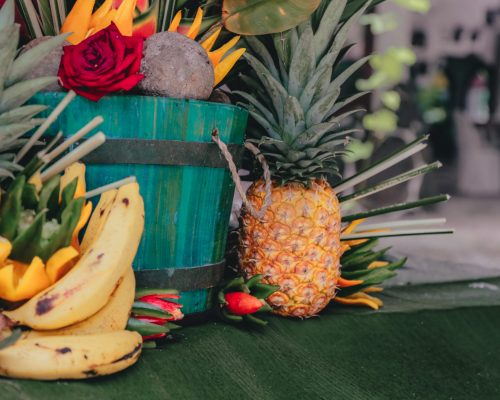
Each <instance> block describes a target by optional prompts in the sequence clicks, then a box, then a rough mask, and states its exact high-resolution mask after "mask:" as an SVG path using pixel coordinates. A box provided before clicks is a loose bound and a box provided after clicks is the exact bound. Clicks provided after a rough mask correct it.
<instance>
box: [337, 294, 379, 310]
mask: <svg viewBox="0 0 500 400" xmlns="http://www.w3.org/2000/svg"><path fill="white" fill-rule="evenodd" d="M333 301H335V302H336V303H340V304H345V305H348V306H361V307H364V306H367V307H370V308H372V309H374V310H378V309H379V306H378V304H377V303H375V302H373V301H370V300H367V299H351V298H349V297H339V296H337V297H335V298H334V299H333Z"/></svg>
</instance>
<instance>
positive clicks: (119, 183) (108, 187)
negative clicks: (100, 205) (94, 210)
mask: <svg viewBox="0 0 500 400" xmlns="http://www.w3.org/2000/svg"><path fill="white" fill-rule="evenodd" d="M133 182H137V179H136V177H135V176H129V177H128V178H125V179H121V180H119V181H116V182H113V183H110V184H108V185H104V186H101V187H99V188H97V189H93V190H90V191H88V192H87V193H85V194H84V197H85V198H86V199H90V198H91V197H95V196H99V195H100V194H102V193H104V192H107V191H108V190H113V189H118V188H119V187H121V186H124V185H127V184H129V183H133Z"/></svg>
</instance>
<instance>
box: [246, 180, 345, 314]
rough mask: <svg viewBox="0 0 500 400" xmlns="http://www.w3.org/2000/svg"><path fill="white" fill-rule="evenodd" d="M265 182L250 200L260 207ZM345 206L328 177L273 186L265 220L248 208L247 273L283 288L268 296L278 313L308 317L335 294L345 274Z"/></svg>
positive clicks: (251, 193) (255, 187)
mask: <svg viewBox="0 0 500 400" xmlns="http://www.w3.org/2000/svg"><path fill="white" fill-rule="evenodd" d="M264 197H265V190H264V182H263V181H257V182H255V183H254V184H253V185H252V186H251V187H250V188H249V190H248V192H247V198H248V201H249V202H250V203H251V204H252V205H253V206H254V208H256V209H257V210H259V209H260V208H261V207H262V204H263V202H264ZM340 218H341V216H340V206H339V202H338V200H337V196H336V195H335V192H334V190H333V189H332V188H331V186H330V185H329V184H328V183H327V182H326V181H325V180H315V181H313V182H312V184H311V186H310V187H309V188H306V187H304V186H303V185H302V184H300V183H288V184H286V185H284V186H277V185H273V189H272V203H271V205H270V206H269V208H268V209H267V211H266V215H265V216H264V218H263V219H262V220H260V221H259V220H257V219H256V218H254V217H253V216H252V215H251V214H250V213H249V212H248V211H247V210H246V209H245V208H243V209H242V217H241V219H242V228H241V239H240V249H239V251H240V269H241V272H242V273H243V275H244V276H245V278H250V277H251V276H253V275H256V274H263V275H264V279H263V282H264V283H267V284H271V285H277V286H279V287H280V290H279V291H277V292H275V293H274V294H273V295H272V296H270V297H269V298H268V301H269V303H270V304H271V305H272V307H273V309H274V312H275V313H276V314H279V315H282V316H287V317H301V318H307V317H312V316H315V315H317V314H318V313H319V312H320V311H321V310H322V309H323V308H325V307H326V305H327V304H328V303H329V302H330V301H331V300H332V299H333V298H334V297H335V293H336V287H337V282H338V279H339V276H340V257H341V255H342V254H341V245H340V233H341V221H340Z"/></svg>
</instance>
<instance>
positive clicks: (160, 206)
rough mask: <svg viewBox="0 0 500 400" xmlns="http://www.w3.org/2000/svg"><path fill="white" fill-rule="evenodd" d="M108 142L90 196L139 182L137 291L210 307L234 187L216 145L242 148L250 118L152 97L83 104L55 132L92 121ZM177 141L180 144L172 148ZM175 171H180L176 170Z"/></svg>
mask: <svg viewBox="0 0 500 400" xmlns="http://www.w3.org/2000/svg"><path fill="white" fill-rule="evenodd" d="M63 96H64V94H63V93H41V94H38V95H37V96H36V97H35V98H34V99H33V100H32V102H33V103H36V104H46V105H48V106H49V107H50V108H49V110H48V111H47V113H48V112H49V111H50V110H51V109H53V107H55V106H56V105H57V104H58V103H59V101H60V100H61V99H62V98H63ZM97 115H102V116H103V117H104V123H103V124H102V125H100V126H99V128H98V129H99V130H102V131H103V132H104V133H105V134H106V136H107V137H108V141H107V143H106V144H105V146H106V147H105V148H104V147H103V148H101V149H99V150H97V151H96V152H95V153H93V155H91V157H89V159H88V160H86V162H87V161H88V163H87V182H88V187H89V188H96V187H99V186H102V185H105V184H108V183H111V182H114V181H116V180H119V179H122V178H124V177H127V176H131V175H135V176H136V177H137V180H138V182H139V184H140V190H141V194H142V196H143V197H144V201H145V206H146V216H145V230H144V236H143V239H142V242H141V245H140V248H139V251H138V253H137V257H136V259H135V261H134V270H135V271H136V276H137V279H138V285H140V286H143V287H172V286H175V287H177V288H179V289H181V290H182V298H181V302H182V303H183V305H184V307H183V311H184V312H185V313H186V314H192V313H198V312H203V311H206V310H207V309H209V308H210V307H211V304H210V303H211V298H212V295H211V290H212V289H211V288H213V287H214V286H215V285H216V284H217V281H219V280H220V279H221V277H222V273H223V267H224V266H223V263H224V251H225V245H226V238H227V230H228V223H229V217H230V213H231V204H232V200H233V195H234V184H233V181H232V179H231V175H230V173H229V170H228V169H227V168H226V166H225V161H224V160H223V158H222V156H221V155H220V154H219V152H218V149H217V148H215V147H213V146H215V144H213V143H211V135H212V131H213V129H214V128H217V129H218V130H219V134H220V137H221V139H222V140H223V141H224V142H225V143H229V144H232V145H233V146H232V147H233V148H235V147H241V145H242V144H243V140H244V133H245V130H246V124H247V118H248V115H247V112H246V111H245V110H244V109H242V108H239V107H236V106H232V105H225V104H219V103H209V102H202V101H193V100H177V99H166V98H158V97H146V96H109V97H105V98H103V99H101V100H100V101H99V102H98V103H93V102H90V101H88V100H86V99H84V98H81V97H77V98H76V99H74V100H73V101H72V102H71V103H70V105H69V106H68V108H67V109H66V110H65V111H64V112H63V114H62V115H61V116H60V117H59V119H58V120H57V122H56V123H55V124H54V125H53V126H52V127H51V132H50V133H52V134H56V133H57V131H58V130H59V129H62V130H63V131H64V133H65V134H70V133H74V132H76V131H77V130H78V129H80V128H81V127H82V126H83V125H84V124H85V123H87V122H88V121H90V120H91V119H92V118H93V117H95V116H97ZM172 141H175V142H172ZM172 164H174V165H172Z"/></svg>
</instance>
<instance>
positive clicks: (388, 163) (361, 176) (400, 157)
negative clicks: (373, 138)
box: [334, 143, 427, 194]
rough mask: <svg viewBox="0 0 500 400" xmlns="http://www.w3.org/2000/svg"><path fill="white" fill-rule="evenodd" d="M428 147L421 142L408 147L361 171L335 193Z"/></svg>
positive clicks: (341, 185) (336, 188) (336, 189)
mask: <svg viewBox="0 0 500 400" xmlns="http://www.w3.org/2000/svg"><path fill="white" fill-rule="evenodd" d="M426 147H427V143H420V144H419V145H417V146H415V147H413V148H411V149H408V151H406V152H404V153H401V154H399V155H398V156H396V157H394V158H390V159H389V160H387V161H385V162H382V163H381V164H380V165H377V166H376V167H374V168H370V169H369V170H368V171H366V172H364V173H361V174H359V175H358V176H356V177H354V178H352V179H348V180H347V181H345V182H344V183H342V184H340V185H339V186H337V187H335V188H334V189H335V193H337V194H339V193H341V192H343V191H345V190H347V189H350V188H352V187H353V186H356V185H357V184H358V183H361V182H364V181H365V180H367V179H370V178H371V177H373V176H375V175H377V174H379V173H381V172H382V171H385V170H386V169H388V168H390V167H392V166H393V165H396V164H397V163H399V162H401V161H403V160H406V159H407V158H408V157H411V156H412V155H414V154H416V153H418V152H419V151H421V150H423V149H425V148H426Z"/></svg>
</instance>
